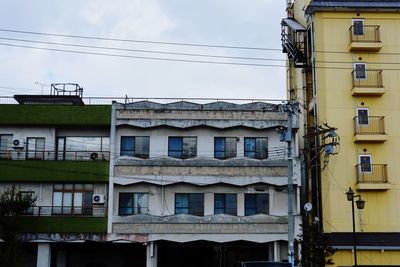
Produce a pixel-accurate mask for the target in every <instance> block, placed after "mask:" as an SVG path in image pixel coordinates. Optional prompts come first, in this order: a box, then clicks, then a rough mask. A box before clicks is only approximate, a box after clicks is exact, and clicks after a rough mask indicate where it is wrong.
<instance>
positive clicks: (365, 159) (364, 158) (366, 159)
mask: <svg viewBox="0 0 400 267" xmlns="http://www.w3.org/2000/svg"><path fill="white" fill-rule="evenodd" d="M358 161H359V164H360V172H372V158H371V155H360V156H359V157H358Z"/></svg>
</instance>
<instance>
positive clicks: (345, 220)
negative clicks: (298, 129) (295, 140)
mask: <svg viewBox="0 0 400 267" xmlns="http://www.w3.org/2000/svg"><path fill="white" fill-rule="evenodd" d="M399 9H400V1H389V0H379V1H373V0H368V1H367V0H366V1H361V0H359V1H349V0H346V1H345V0H342V1H333V0H332V1H331V0H329V1H321V0H312V1H310V0H295V1H288V8H287V11H288V16H287V18H284V19H283V20H282V29H283V31H282V44H283V49H284V52H285V53H287V54H288V59H289V61H288V72H287V73H288V75H287V76H288V95H289V97H290V98H291V99H297V100H299V101H300V102H301V103H302V104H303V106H304V108H305V112H304V113H303V114H304V115H305V116H304V117H303V122H302V123H303V124H304V125H305V127H304V135H305V136H306V138H305V140H304V143H303V148H304V149H305V151H306V153H305V162H306V166H307V171H306V176H305V179H304V181H305V184H304V187H303V188H304V189H307V190H305V191H304V195H303V196H304V200H305V202H311V203H312V204H313V210H312V211H311V213H307V214H306V215H305V220H304V223H305V224H309V225H310V224H311V223H312V222H314V223H315V220H314V218H318V219H319V221H317V223H318V226H319V230H320V231H321V232H323V233H325V234H326V236H327V237H328V238H329V244H330V245H332V246H333V247H334V248H337V249H338V251H337V252H336V253H335V254H334V256H333V261H334V262H335V264H334V266H349V265H352V264H353V263H354V256H355V252H356V251H353V245H354V243H355V244H356V245H357V248H358V251H357V256H358V257H357V258H358V264H359V266H361V265H362V266H399V263H400V252H399V250H400V242H399V240H400V219H399V213H398V212H397V203H398V200H399V199H400V190H399V189H400V188H399V178H398V177H397V173H399V172H400V170H399V168H400V165H399V164H398V160H397V159H396V158H397V156H396V155H397V154H398V152H397V150H396V149H397V148H398V147H399V146H400V138H399V136H400V128H399V127H398V126H397V125H398V124H397V123H396V118H397V117H398V115H399V112H400V109H399V103H398V101H397V99H399V97H400V86H399V82H398V77H399V71H400V70H399V68H398V65H397V63H398V58H397V57H398V56H399V51H398V50H399V43H400V42H399V34H398V31H399V30H398V29H399V19H400V13H399V12H398V11H399ZM327 126H330V127H334V128H337V131H336V134H338V136H340V152H339V154H338V155H336V156H330V155H331V154H332V153H330V152H332V150H330V148H331V147H326V146H324V142H325V141H324V140H325V139H324V138H325V137H328V138H331V136H329V130H330V127H327ZM337 143H338V142H336V143H335V144H334V150H336V149H338V147H339V146H338V144H337ZM327 148H328V150H327ZM336 152H337V151H336ZM349 187H351V188H352V189H353V190H354V191H355V193H356V194H357V195H361V197H362V199H363V200H365V201H366V203H365V208H364V209H363V210H358V209H356V210H355V219H356V225H355V226H356V232H357V234H356V238H355V240H354V241H353V235H352V206H351V202H349V201H348V200H347V198H346V195H345V193H346V191H348V190H349ZM310 214H311V215H312V216H311V217H312V218H310V217H308V216H309V215H310ZM303 248H304V247H303ZM396 264H397V265H396Z"/></svg>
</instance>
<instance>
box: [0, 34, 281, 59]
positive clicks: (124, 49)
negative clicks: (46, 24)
mask: <svg viewBox="0 0 400 267" xmlns="http://www.w3.org/2000/svg"><path fill="white" fill-rule="evenodd" d="M0 40H8V41H18V42H29V43H36V44H50V45H62V46H72V47H83V48H95V49H105V50H117V51H128V52H140V53H154V54H164V55H178V56H192V57H211V58H227V59H241V60H262V61H280V62H286V59H277V58H260V57H239V56H221V55H211V54H195V53H180V52H166V51H157V50H142V49H129V48H119V47H109V46H94V45H82V44H70V43H59V42H45V41H35V40H27V39H16V38H6V37H0Z"/></svg>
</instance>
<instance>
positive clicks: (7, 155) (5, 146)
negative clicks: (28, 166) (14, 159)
mask: <svg viewBox="0 0 400 267" xmlns="http://www.w3.org/2000/svg"><path fill="white" fill-rule="evenodd" d="M12 138H13V135H12V134H0V159H11V151H12Z"/></svg>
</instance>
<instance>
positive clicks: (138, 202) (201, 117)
mask: <svg viewBox="0 0 400 267" xmlns="http://www.w3.org/2000/svg"><path fill="white" fill-rule="evenodd" d="M155 101H157V100H155ZM193 101H194V102H193ZM193 101H192V102H188V101H178V102H171V101H170V103H166V104H160V103H156V102H151V101H136V102H130V103H125V104H120V103H116V102H115V103H114V104H113V105H112V122H111V135H110V151H111V161H110V180H109V188H110V190H109V197H108V198H109V205H110V207H112V208H110V209H109V211H108V212H109V214H108V234H109V236H110V239H111V241H114V242H131V246H132V249H133V248H135V247H143V245H146V259H145V260H146V266H147V267H155V266H159V267H164V266H165V267H167V266H174V267H178V266H238V265H237V264H238V263H239V262H240V261H245V260H273V261H285V260H287V249H288V248H287V240H288V232H287V231H288V228H287V223H288V222H287V214H288V213H287V211H288V203H287V183H288V168H287V166H288V163H287V162H288V161H287V157H286V143H285V142H280V140H279V135H278V134H277V132H276V129H277V128H279V127H287V115H286V114H285V113H280V112H279V111H278V105H274V104H269V103H266V102H253V103H247V104H235V103H228V102H223V101H217V102H213V101H207V103H206V104H204V103H203V104H199V103H195V100H193ZM293 125H294V127H295V128H298V125H299V124H298V121H297V120H294V121H293ZM294 152H295V155H296V156H298V151H297V150H295V151H294ZM294 170H295V175H294V181H295V188H296V197H295V201H294V207H295V214H297V215H298V214H299V199H298V197H299V194H298V192H299V188H300V164H299V161H298V160H295V166H294ZM298 222H299V221H298V220H297V227H296V231H297V233H298V228H299V227H298ZM135 266H139V265H135ZM140 266H142V265H140ZM143 266H145V265H143Z"/></svg>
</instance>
